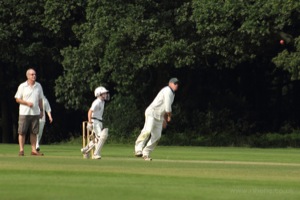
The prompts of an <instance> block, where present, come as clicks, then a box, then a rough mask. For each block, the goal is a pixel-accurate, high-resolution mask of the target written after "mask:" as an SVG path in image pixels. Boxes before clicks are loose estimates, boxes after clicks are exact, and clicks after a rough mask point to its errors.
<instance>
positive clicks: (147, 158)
mask: <svg viewBox="0 0 300 200" xmlns="http://www.w3.org/2000/svg"><path fill="white" fill-rule="evenodd" d="M143 159H144V160H145V161H151V160H152V158H150V157H149V156H148V155H145V156H143Z"/></svg>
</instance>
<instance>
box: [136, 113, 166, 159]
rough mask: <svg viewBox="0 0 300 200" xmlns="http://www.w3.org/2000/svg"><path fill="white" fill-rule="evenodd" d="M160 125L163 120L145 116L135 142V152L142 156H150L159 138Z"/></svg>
mask: <svg viewBox="0 0 300 200" xmlns="http://www.w3.org/2000/svg"><path fill="white" fill-rule="evenodd" d="M162 124H163V120H157V119H155V118H154V117H152V116H147V115H146V117H145V124H144V128H143V129H142V131H141V133H140V135H139V136H138V138H137V140H136V142H135V152H142V153H143V156H150V153H151V152H152V151H153V150H154V148H155V147H156V146H157V144H158V141H159V139H160V137H161V132H162ZM149 138H150V139H149ZM147 141H148V142H147ZM146 143H147V144H146ZM145 145H146V146H145Z"/></svg>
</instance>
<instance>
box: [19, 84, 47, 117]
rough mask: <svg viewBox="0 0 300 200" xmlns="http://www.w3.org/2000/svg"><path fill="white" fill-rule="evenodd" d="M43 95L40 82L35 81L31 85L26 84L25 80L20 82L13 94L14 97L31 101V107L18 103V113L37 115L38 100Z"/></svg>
mask: <svg viewBox="0 0 300 200" xmlns="http://www.w3.org/2000/svg"><path fill="white" fill-rule="evenodd" d="M43 96H44V93H43V88H42V86H41V84H39V83H38V82H35V84H34V85H33V86H30V85H28V83H27V81H26V82H24V83H21V84H20V85H19V87H18V90H17V93H16V95H15V98H16V99H22V100H24V101H28V102H31V103H33V106H32V107H29V106H26V105H23V104H20V106H19V115H39V114H40V107H39V100H40V99H42V98H43Z"/></svg>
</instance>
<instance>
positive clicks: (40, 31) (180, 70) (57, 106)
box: [0, 0, 300, 146]
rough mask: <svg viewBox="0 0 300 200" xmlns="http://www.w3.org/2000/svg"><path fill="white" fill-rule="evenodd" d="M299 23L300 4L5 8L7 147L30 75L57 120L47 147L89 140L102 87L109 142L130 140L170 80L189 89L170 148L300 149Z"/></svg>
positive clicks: (21, 3) (157, 0)
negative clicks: (289, 145) (277, 145)
mask: <svg viewBox="0 0 300 200" xmlns="http://www.w3.org/2000/svg"><path fill="white" fill-rule="evenodd" d="M299 18H300V2H298V1H296V0H291V1H287V0H256V1H248V0H247V1H246V0H179V1H175V2H172V1H171V2H170V1H166V0H147V1H145V0H114V1H111V0H110V1H108V0H100V1H94V0H77V1H66V2H64V1H59V0H51V1H50V0H36V1H29V2H28V1H26V0H10V1H8V0H3V1H0V30H1V32H0V65H1V69H2V70H0V86H1V87H0V97H1V98H0V99H1V106H0V112H1V132H0V133H1V138H0V141H1V142H14V141H15V140H16V134H17V133H16V127H17V117H18V105H17V104H16V103H15V101H14V94H15V92H16V90H17V86H18V84H19V83H21V82H23V81H25V72H26V70H27V68H29V67H33V68H35V69H36V71H37V74H38V76H37V80H38V81H39V82H40V83H42V86H43V88H44V92H45V94H46V96H47V98H48V99H49V101H50V104H51V106H52V110H53V117H54V121H55V123H54V124H53V125H51V127H50V126H49V127H46V130H45V131H48V132H49V133H47V134H45V142H49V143H51V142H57V141H61V140H64V139H67V138H69V137H78V136H79V135H80V131H81V122H82V121H84V120H86V112H87V110H88V108H89V106H90V104H91V102H92V100H93V99H94V97H93V90H94V89H95V88H96V87H97V86H99V85H103V86H105V87H107V88H108V89H109V90H110V92H111V96H112V99H111V101H110V102H109V103H108V104H107V108H106V109H107V110H106V114H105V115H106V116H104V117H105V119H106V121H105V123H106V124H107V126H109V128H110V133H111V135H112V137H111V138H114V139H115V140H118V141H127V140H129V141H130V140H132V138H134V137H135V136H136V135H137V134H138V132H139V130H140V129H141V128H142V125H143V120H144V119H143V117H144V114H143V113H144V109H145V108H146V107H147V106H148V104H149V103H150V102H151V101H152V100H153V98H154V96H155V95H156V93H157V92H158V91H159V89H161V88H162V87H163V86H165V85H166V84H167V81H168V80H169V78H171V77H178V78H179V79H180V81H181V85H180V89H179V91H178V92H177V94H176V97H175V102H174V106H173V107H174V108H173V110H174V113H173V116H174V117H173V121H172V123H171V124H170V125H169V127H168V129H167V130H166V131H164V135H165V136H167V137H166V138H169V139H165V140H164V138H162V140H163V142H165V143H166V144H182V145H230V144H233V145H239V144H241V143H246V144H247V140H249V138H257V137H265V136H266V135H268V134H269V133H273V135H272V136H274V135H275V134H279V135H287V134H291V133H292V134H294V135H296V137H297V138H298V137H299V132H298V130H299V119H300V118H299V117H300V116H299V115H300V114H299V113H300V112H299V111H300V103H299V102H300V101H299V100H300V97H299V95H298V93H299V90H300V85H299V65H300V60H299V54H300V53H299V52H300V42H299V41H300V37H299V32H300V23H299V22H300V20H299ZM280 41H281V42H280ZM270 137H271V136H270ZM278 137H279V136H278ZM245 138H247V139H245ZM281 139H282V138H281ZM270 140H272V139H270ZM251 141H255V142H252V143H255V144H257V141H256V140H255V139H252V140H251ZM248 143H249V141H248ZM255 144H254V145H255ZM262 146H263V144H262Z"/></svg>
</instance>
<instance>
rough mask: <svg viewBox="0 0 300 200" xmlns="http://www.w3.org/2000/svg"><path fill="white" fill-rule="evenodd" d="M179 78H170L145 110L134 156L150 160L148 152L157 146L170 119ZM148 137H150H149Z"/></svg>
mask: <svg viewBox="0 0 300 200" xmlns="http://www.w3.org/2000/svg"><path fill="white" fill-rule="evenodd" d="M178 83H179V80H178V79H177V78H171V79H170V80H169V84H168V86H166V87H164V88H163V89H161V90H160V92H159V93H158V94H157V96H156V97H155V99H154V100H153V102H152V103H151V104H150V105H149V106H148V108H147V109H146V111H145V124H144V128H143V129H142V131H141V133H140V135H139V136H138V138H137V140H136V142H135V156H136V157H143V158H144V160H146V161H151V160H152V159H151V158H150V153H151V152H152V151H153V150H154V148H155V147H156V146H157V144H158V141H159V139H160V137H161V132H162V129H163V128H166V126H167V123H168V122H170V121H171V113H172V104H173V101H174V98H175V91H177V89H178ZM149 138H150V139H149Z"/></svg>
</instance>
